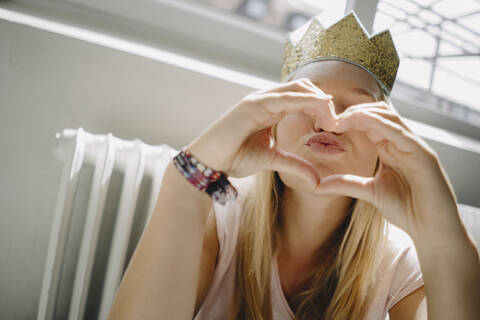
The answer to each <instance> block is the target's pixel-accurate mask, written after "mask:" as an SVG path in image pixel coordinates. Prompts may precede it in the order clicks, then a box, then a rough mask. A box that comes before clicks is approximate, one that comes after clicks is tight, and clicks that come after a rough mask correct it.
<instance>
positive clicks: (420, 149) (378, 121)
mask: <svg viewBox="0 0 480 320" xmlns="http://www.w3.org/2000/svg"><path fill="white" fill-rule="evenodd" d="M333 131H334V132H337V133H342V132H346V131H360V132H363V133H365V134H366V136H367V137H368V138H369V139H370V140H371V141H372V142H373V143H374V144H375V146H376V150H377V151H378V155H379V157H380V168H379V170H378V171H377V173H376V175H375V176H374V177H360V176H356V175H350V174H335V175H330V176H327V177H324V178H322V179H321V181H320V183H319V184H318V185H317V186H316V188H315V190H314V192H315V193H319V194H322V193H330V194H339V195H347V196H350V197H353V198H358V199H361V200H364V201H367V202H369V203H372V204H373V205H375V207H376V208H377V209H378V210H379V211H380V212H381V213H382V215H383V216H384V217H385V218H386V219H387V220H388V221H389V222H391V223H392V224H394V225H396V226H397V227H399V228H401V229H403V230H404V231H405V232H407V233H408V234H409V235H410V236H411V237H412V239H417V238H422V239H425V238H428V239H432V241H435V242H436V243H438V241H439V239H438V238H439V235H440V237H442V236H444V235H446V234H445V232H447V233H448V232H449V233H448V234H452V229H453V228H454V226H457V225H458V223H459V222H460V218H459V215H458V209H457V204H456V197H455V194H454V191H453V188H452V186H451V183H450V182H449V179H448V176H447V174H446V173H445V171H444V169H443V167H442V165H441V163H440V161H439V158H438V156H437V155H436V153H435V151H434V150H433V149H432V148H431V147H430V146H429V145H428V144H427V143H426V142H425V141H424V140H423V139H422V138H420V137H419V136H418V135H416V134H415V133H414V132H413V131H412V130H411V129H410V128H409V127H408V126H407V125H406V124H405V123H404V122H403V121H402V119H401V118H400V116H399V115H398V113H397V112H396V111H395V109H394V108H393V106H392V105H389V104H387V103H386V102H383V101H381V102H372V103H362V104H358V105H354V106H351V107H349V108H348V109H347V110H346V111H345V112H344V113H342V114H341V115H340V116H338V117H337V118H336V123H335V126H334V129H333ZM443 239H445V241H447V240H448V237H445V238H443ZM439 245H440V244H439ZM445 245H447V243H445Z"/></svg>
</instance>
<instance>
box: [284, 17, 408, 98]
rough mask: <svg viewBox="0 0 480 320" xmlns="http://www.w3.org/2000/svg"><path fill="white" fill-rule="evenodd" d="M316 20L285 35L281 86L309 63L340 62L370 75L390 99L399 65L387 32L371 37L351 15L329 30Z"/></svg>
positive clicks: (315, 18) (314, 18) (356, 18)
mask: <svg viewBox="0 0 480 320" xmlns="http://www.w3.org/2000/svg"><path fill="white" fill-rule="evenodd" d="M319 17H320V15H317V16H315V17H313V18H311V19H310V20H309V21H308V22H307V23H305V24H304V25H302V26H300V27H299V28H298V29H296V30H294V31H292V32H289V33H288V34H287V41H286V45H285V51H284V55H283V64H282V75H281V80H282V82H284V81H288V80H289V79H290V78H291V77H292V76H293V73H294V72H295V71H296V70H297V69H298V68H299V67H301V66H304V65H306V64H308V63H311V62H314V61H319V60H342V61H345V62H349V63H352V64H354V65H357V66H359V67H361V68H362V69H364V70H365V71H367V72H368V73H370V75H372V76H373V77H374V78H375V80H376V81H377V82H378V83H379V84H380V86H381V88H382V89H383V91H384V92H385V93H386V94H387V95H390V91H391V90H392V88H393V83H394V82H395V77H396V75H397V70H398V66H399V64H400V59H399V57H398V54H397V50H396V49H395V44H394V43H393V40H392V37H391V35H390V31H389V30H384V31H382V32H380V33H377V34H375V35H373V36H372V37H370V36H369V35H368V33H367V32H366V30H365V28H364V26H363V25H362V23H361V22H360V20H359V19H358V17H357V15H356V14H355V12H354V11H350V12H349V13H348V14H346V15H345V16H344V17H343V18H341V19H340V20H338V21H337V22H335V23H334V24H332V25H331V26H330V27H328V28H325V27H324V26H323V25H322V24H321V23H320V22H319V21H318V19H319ZM309 22H310V23H309ZM298 39H300V40H299V41H297V40H298Z"/></svg>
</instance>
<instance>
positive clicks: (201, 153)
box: [183, 138, 224, 172]
mask: <svg viewBox="0 0 480 320" xmlns="http://www.w3.org/2000/svg"><path fill="white" fill-rule="evenodd" d="M183 149H184V150H186V151H188V152H189V153H191V154H192V155H193V156H194V157H195V158H196V159H198V161H200V162H201V163H202V164H203V165H205V166H207V167H208V168H210V169H213V170H215V171H219V172H224V171H223V170H224V168H223V167H222V166H221V165H220V164H219V163H218V160H217V159H218V147H212V145H211V144H209V143H204V142H203V141H202V140H201V139H200V138H197V139H195V140H194V141H192V142H191V143H189V144H188V145H186V146H185V147H184V148H183ZM215 156H217V157H215Z"/></svg>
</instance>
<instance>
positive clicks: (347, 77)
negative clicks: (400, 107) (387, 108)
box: [292, 60, 381, 98]
mask: <svg viewBox="0 0 480 320" xmlns="http://www.w3.org/2000/svg"><path fill="white" fill-rule="evenodd" d="M303 77H306V78H308V79H310V80H311V81H312V82H313V83H315V85H317V86H318V87H319V88H321V89H322V88H324V89H328V90H329V91H331V92H332V91H335V90H349V89H351V88H360V89H364V90H366V91H370V92H373V93H374V94H375V95H376V96H377V97H378V98H380V97H381V91H380V87H379V85H378V84H377V81H376V80H375V79H374V78H373V77H372V76H371V75H370V74H369V73H368V72H367V71H365V70H363V69H362V68H360V67H359V66H356V65H354V64H351V63H348V62H344V61H338V60H325V61H315V62H312V63H309V64H307V65H305V66H303V67H300V69H299V70H297V72H296V73H295V74H294V76H293V77H292V80H294V79H298V78H303Z"/></svg>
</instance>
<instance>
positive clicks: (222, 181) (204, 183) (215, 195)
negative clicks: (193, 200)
mask: <svg viewBox="0 0 480 320" xmlns="http://www.w3.org/2000/svg"><path fill="white" fill-rule="evenodd" d="M173 163H174V165H175V167H176V168H177V169H178V171H180V173H181V174H182V175H183V176H184V177H185V178H186V179H187V180H188V181H189V182H190V183H191V184H193V185H194V186H195V188H197V189H199V190H200V191H205V192H206V193H208V195H209V196H210V197H211V198H212V199H213V201H216V202H219V203H220V204H222V205H225V204H226V203H227V202H228V201H232V200H235V199H236V198H237V196H238V192H237V189H235V187H234V186H233V185H232V184H231V183H230V181H228V179H227V176H226V175H225V174H224V173H223V172H220V171H215V170H213V169H211V168H208V167H207V166H205V165H204V164H203V163H201V162H200V161H199V160H198V159H197V158H195V157H194V156H193V155H192V154H191V153H190V152H188V151H187V150H186V149H182V150H180V151H179V153H178V154H177V155H176V156H175V157H174V158H173Z"/></svg>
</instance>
